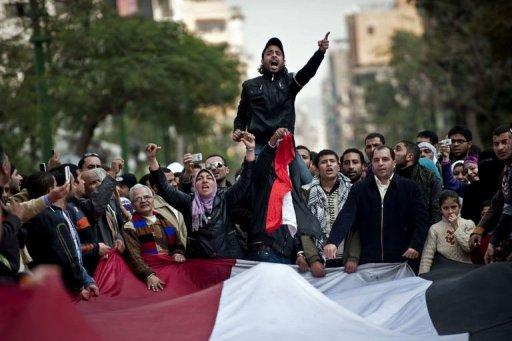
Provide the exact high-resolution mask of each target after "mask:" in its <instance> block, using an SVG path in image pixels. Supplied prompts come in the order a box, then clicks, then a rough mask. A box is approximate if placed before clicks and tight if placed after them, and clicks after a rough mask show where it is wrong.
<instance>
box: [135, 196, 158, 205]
mask: <svg viewBox="0 0 512 341" xmlns="http://www.w3.org/2000/svg"><path fill="white" fill-rule="evenodd" d="M151 199H153V197H152V196H151V195H144V196H142V197H137V198H134V199H133V203H135V204H137V203H140V202H144V201H149V200H151Z"/></svg>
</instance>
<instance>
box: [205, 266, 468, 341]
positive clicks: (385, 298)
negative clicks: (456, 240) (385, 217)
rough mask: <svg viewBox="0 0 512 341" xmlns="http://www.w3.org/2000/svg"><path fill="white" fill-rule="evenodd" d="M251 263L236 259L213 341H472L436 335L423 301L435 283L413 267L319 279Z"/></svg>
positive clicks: (288, 268) (377, 268)
mask: <svg viewBox="0 0 512 341" xmlns="http://www.w3.org/2000/svg"><path fill="white" fill-rule="evenodd" d="M251 263H252V262H246V261H241V262H237V264H236V265H235V268H238V269H234V270H233V271H232V276H234V277H232V278H230V279H229V280H227V281H225V282H224V287H223V290H222V295H221V300H220V305H219V311H218V313H217V319H216V322H215V326H214V329H213V332H212V335H211V339H212V340H241V339H243V340H270V339H271V338H279V341H281V340H327V339H328V338H329V339H332V340H433V339H448V340H467V335H466V334H463V335H451V336H445V337H439V336H438V335H437V333H436V332H435V329H433V326H432V322H431V321H430V318H429V316H428V310H427V308H426V303H425V299H424V294H425V290H426V289H427V288H428V286H429V285H430V282H428V281H425V280H422V279H419V278H414V277H411V272H410V269H408V268H407V266H406V265H403V264H384V265H365V266H362V267H361V269H359V271H358V273H357V274H356V275H348V274H345V273H343V272H341V271H340V270H339V269H329V270H328V275H327V276H326V277H325V278H322V279H317V278H313V277H311V276H304V277H303V276H301V275H299V274H298V273H297V271H296V270H295V269H294V268H293V267H291V266H286V265H281V264H269V263H261V264H259V265H257V266H255V267H253V268H250V269H249V267H250V266H251V265H252V264H251ZM253 264H257V263H253ZM244 269H245V270H244ZM247 269H249V271H247ZM397 278H404V279H397ZM393 279H394V281H392V282H391V280H393ZM308 282H309V283H308ZM375 283H377V284H375ZM379 287H380V288H379ZM320 288H321V290H319V289H320ZM385 290H387V291H385ZM321 291H323V292H324V293H325V294H326V295H327V296H326V295H324V293H322V292H321ZM350 292H352V295H350ZM344 293H346V295H344ZM352 296H353V297H352ZM356 296H357V297H356ZM336 301H337V302H336ZM408 305H415V306H416V308H413V307H409V306H408ZM411 314H415V315H411ZM407 318H409V320H407ZM404 321H405V323H404Z"/></svg>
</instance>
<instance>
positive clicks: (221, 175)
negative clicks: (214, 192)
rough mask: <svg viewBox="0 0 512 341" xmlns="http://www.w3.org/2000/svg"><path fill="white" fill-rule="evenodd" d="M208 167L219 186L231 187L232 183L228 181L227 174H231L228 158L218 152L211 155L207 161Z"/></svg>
mask: <svg viewBox="0 0 512 341" xmlns="http://www.w3.org/2000/svg"><path fill="white" fill-rule="evenodd" d="M205 166H206V169H209V170H211V171H212V173H213V175H214V176H215V180H216V181H217V188H227V187H231V183H230V182H229V181H228V179H227V176H228V174H229V167H228V165H227V163H226V160H225V159H224V158H223V157H222V156H220V155H217V154H214V155H210V156H209V157H208V158H207V159H206V162H205Z"/></svg>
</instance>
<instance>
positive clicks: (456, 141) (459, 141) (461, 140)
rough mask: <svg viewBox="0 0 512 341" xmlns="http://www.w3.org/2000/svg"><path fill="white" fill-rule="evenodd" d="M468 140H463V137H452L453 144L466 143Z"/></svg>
mask: <svg viewBox="0 0 512 341" xmlns="http://www.w3.org/2000/svg"><path fill="white" fill-rule="evenodd" d="M466 142H468V141H466V140H463V139H452V144H455V143H456V144H463V143H466Z"/></svg>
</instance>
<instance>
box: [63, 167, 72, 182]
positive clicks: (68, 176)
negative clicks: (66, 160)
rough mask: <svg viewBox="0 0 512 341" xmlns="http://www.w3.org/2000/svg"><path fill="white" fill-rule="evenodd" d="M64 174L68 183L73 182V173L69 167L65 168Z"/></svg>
mask: <svg viewBox="0 0 512 341" xmlns="http://www.w3.org/2000/svg"><path fill="white" fill-rule="evenodd" d="M64 174H65V177H66V182H69V181H70V180H71V171H70V170H69V166H66V167H64Z"/></svg>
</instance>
